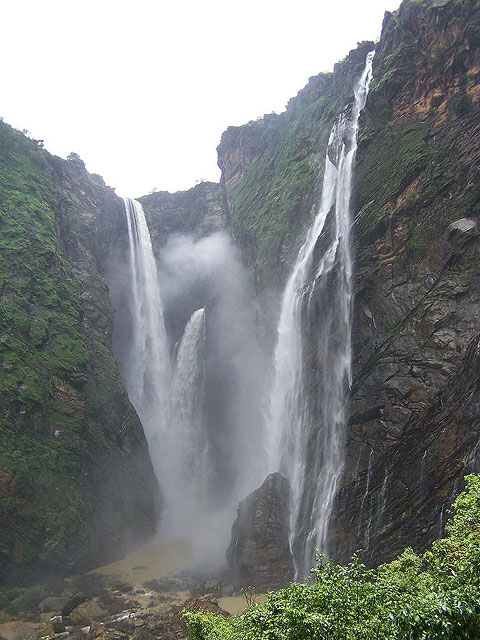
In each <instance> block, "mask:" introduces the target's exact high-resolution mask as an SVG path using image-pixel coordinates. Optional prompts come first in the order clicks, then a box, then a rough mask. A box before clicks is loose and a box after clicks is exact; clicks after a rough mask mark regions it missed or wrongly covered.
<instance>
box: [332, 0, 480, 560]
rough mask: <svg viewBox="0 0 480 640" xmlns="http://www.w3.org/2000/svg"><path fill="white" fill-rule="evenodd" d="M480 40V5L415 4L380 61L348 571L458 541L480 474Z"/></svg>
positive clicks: (341, 550) (391, 30) (359, 314)
mask: <svg viewBox="0 0 480 640" xmlns="http://www.w3.org/2000/svg"><path fill="white" fill-rule="evenodd" d="M479 33H480V4H479V3H478V2H474V1H473V0H472V1H465V2H456V1H453V0H451V1H449V2H446V1H442V2H435V1H426V2H421V3H419V2H405V3H404V4H403V5H402V6H401V8H400V10H399V11H398V12H396V13H395V14H387V15H386V18H385V22H384V27H383V35H382V39H381V41H380V44H379V46H378V47H377V55H376V59H375V75H374V83H373V86H372V90H371V93H370V96H369V100H368V102H367V108H366V112H365V118H364V129H363V137H362V142H361V147H360V152H359V157H358V189H357V207H356V210H357V211H358V214H357V219H356V225H355V232H356V239H357V283H356V287H357V295H356V308H355V320H354V377H355V379H354V389H353V395H352V405H351V418H350V429H349V433H350V439H349V443H348V450H347V469H346V474H345V478H344V486H343V488H342V491H341V493H340V495H339V496H338V503H337V510H338V511H337V513H338V519H337V520H335V521H334V522H333V523H332V524H333V527H334V536H335V537H336V538H337V553H338V555H340V556H341V557H343V556H344V555H345V553H347V552H351V551H352V550H353V549H355V548H357V547H363V548H364V549H366V550H367V554H368V556H369V557H370V558H371V559H373V560H375V561H379V560H383V559H386V558H388V557H391V554H392V553H393V552H395V553H396V552H398V551H399V550H401V549H402V548H403V547H404V546H405V545H406V544H412V545H413V546H415V547H419V548H422V547H424V546H425V545H426V544H427V543H428V542H429V541H430V540H431V539H432V538H433V537H434V536H436V535H438V534H439V533H440V534H441V533H442V531H443V524H444V520H445V512H446V510H447V509H448V507H449V505H450V503H451V501H452V498H453V495H452V494H451V487H455V488H456V489H455V490H458V489H459V488H460V487H461V482H460V480H461V478H462V477H463V475H464V474H465V472H467V471H471V470H478V468H479V462H480V461H479V459H478V442H479V437H480V411H479V400H480V396H479V370H478V366H479V361H478V355H479V351H478V344H479V343H478V339H479V336H478V335H477V333H478V330H479V322H478V317H479V309H480V278H479V276H480V272H479V261H478V257H479V248H480V247H479V214H480V126H479V122H480V100H479V98H480V49H479V44H480V38H479ZM359 504H360V505H361V508H360V513H358V508H357V511H356V513H357V515H356V517H355V518H352V514H353V513H354V512H355V506H357V507H358V505H359ZM352 525H353V526H352Z"/></svg>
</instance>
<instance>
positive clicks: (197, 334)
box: [108, 232, 266, 565]
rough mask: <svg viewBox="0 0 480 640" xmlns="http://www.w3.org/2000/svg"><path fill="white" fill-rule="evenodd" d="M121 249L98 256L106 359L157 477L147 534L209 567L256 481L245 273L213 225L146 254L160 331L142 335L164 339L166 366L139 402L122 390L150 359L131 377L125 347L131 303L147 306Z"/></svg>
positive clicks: (131, 335)
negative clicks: (104, 260)
mask: <svg viewBox="0 0 480 640" xmlns="http://www.w3.org/2000/svg"><path fill="white" fill-rule="evenodd" d="M125 249H126V247H120V246H119V247H117V248H116V250H114V251H113V252H112V254H111V256H110V260H109V264H110V266H109V270H108V280H109V286H110V291H111V296H112V300H113V302H114V306H115V332H114V340H113V344H114V354H115V357H116V358H117V360H118V362H119V366H120V369H121V372H122V376H123V378H124V380H125V382H126V387H127V391H128V393H129V396H130V398H131V399H132V402H133V404H134V406H135V407H136V409H137V412H138V413H139V416H140V419H141V420H142V423H143V424H144V428H145V432H146V435H147V440H148V442H149V449H150V455H151V458H152V463H153V467H154V469H155V472H156V475H157V478H158V482H159V488H160V492H161V496H162V508H161V516H160V520H159V527H158V536H159V538H160V539H172V538H173V539H180V538H181V539H187V540H188V542H189V543H190V544H191V545H192V547H193V549H194V555H195V560H196V562H198V563H211V564H216V565H218V564H221V563H222V562H223V561H224V558H225V550H226V547H227V546H228V543H229V538H230V530H231V526H232V524H233V521H234V518H235V513H236V509H237V506H238V503H239V501H240V500H241V499H243V498H244V497H245V496H246V495H247V494H248V493H249V492H250V491H252V490H253V489H255V488H257V487H258V486H259V485H260V484H261V483H262V481H263V480H264V477H265V468H266V467H265V459H266V456H265V442H264V439H265V424H264V419H263V414H264V412H263V410H262V409H263V408H262V399H263V397H264V393H263V390H264V386H265V379H266V373H265V372H266V366H265V357H264V354H263V352H262V349H261V348H260V345H259V341H258V333H259V320H258V316H257V311H256V304H255V291H254V287H253V280H252V277H251V274H250V273H249V272H248V270H247V269H246V267H245V266H244V265H243V264H242V261H241V257H240V253H239V251H238V250H237V248H236V247H235V245H234V244H233V242H232V240H231V239H230V238H229V236H228V235H226V234H225V233H222V232H217V233H214V234H212V235H210V236H207V237H204V238H201V239H196V238H194V237H192V236H188V235H179V236H174V237H171V238H170V239H169V240H168V242H167V244H166V245H164V246H163V247H161V249H159V250H158V252H157V255H156V273H153V274H151V276H150V277H149V278H150V279H149V286H150V287H151V286H152V279H153V280H156V284H155V285H154V286H155V287H157V289H158V291H159V294H158V298H157V299H158V300H161V304H160V303H159V304H160V306H161V309H157V310H156V313H157V314H158V315H159V316H161V325H162V327H163V328H161V327H160V324H159V323H157V324H156V325H155V327H156V328H155V332H156V334H158V333H161V332H162V331H163V332H164V336H163V337H162V336H159V335H152V336H149V337H148V338H147V339H146V340H144V341H143V342H144V343H146V344H151V343H152V344H155V342H156V341H160V342H162V341H165V343H166V345H167V347H166V349H167V352H168V356H166V357H167V358H168V363H163V364H162V366H161V367H160V369H161V370H162V371H167V370H168V371H169V372H170V374H169V376H168V380H165V381H164V382H162V379H160V378H158V377H157V379H156V384H163V385H164V386H165V388H164V389H163V390H162V392H161V393H159V394H157V396H156V398H155V397H153V396H151V395H150V396H148V395H144V396H143V399H141V397H140V396H139V394H138V393H135V392H134V389H135V385H138V380H139V376H140V378H141V379H142V385H143V387H145V388H147V389H148V388H149V387H151V386H152V381H151V380H150V381H149V379H150V376H151V375H152V372H153V371H154V370H155V369H158V366H157V365H155V363H151V362H148V361H146V362H144V363H143V365H141V367H143V369H142V372H139V365H138V353H137V354H136V355H135V354H134V353H133V352H132V349H133V350H135V348H136V347H135V343H136V341H137V342H138V337H136V333H138V331H139V327H138V326H137V324H138V323H137V324H136V320H135V310H134V309H133V305H140V307H143V311H142V313H143V314H144V315H145V313H146V307H147V306H148V304H149V303H148V300H140V303H139V294H138V292H137V293H136V294H135V293H134V291H133V290H132V282H133V280H132V277H131V271H132V262H131V255H132V253H131V251H132V248H131V247H130V250H125ZM137 253H138V251H137ZM149 295H151V294H149ZM140 297H141V296H140ZM147 315H148V313H147ZM132 345H133V346H132ZM148 357H150V356H148V355H147V359H148ZM140 358H144V355H143V356H142V355H141V354H140ZM135 398H136V399H137V401H135ZM161 398H165V399H166V400H165V401H163V406H160V404H159V403H160V402H161V400H160V399H161ZM145 403H146V404H147V405H148V406H147V407H145V406H143V405H144V404H145ZM165 405H166V406H165Z"/></svg>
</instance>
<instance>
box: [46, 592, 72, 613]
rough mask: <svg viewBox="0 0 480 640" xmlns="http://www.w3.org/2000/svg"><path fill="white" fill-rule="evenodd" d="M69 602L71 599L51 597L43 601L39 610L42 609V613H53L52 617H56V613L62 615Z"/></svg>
mask: <svg viewBox="0 0 480 640" xmlns="http://www.w3.org/2000/svg"><path fill="white" fill-rule="evenodd" d="M69 600H70V598H66V597H63V596H50V597H48V598H45V600H42V601H41V602H40V604H39V605H38V608H39V609H40V613H47V612H49V611H53V612H54V613H53V614H52V615H54V614H55V613H60V612H61V611H62V609H63V608H64V607H65V605H66V604H67V603H68V601H69Z"/></svg>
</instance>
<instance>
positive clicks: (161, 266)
mask: <svg viewBox="0 0 480 640" xmlns="http://www.w3.org/2000/svg"><path fill="white" fill-rule="evenodd" d="M479 33H480V5H479V3H478V1H476V0H421V1H419V0H404V2H403V3H402V5H401V6H400V8H399V10H398V11H396V12H394V13H387V14H386V15H385V20H384V24H383V30H382V36H381V38H380V41H379V42H378V43H372V42H363V43H359V44H358V47H357V48H356V49H354V50H352V51H351V52H350V53H349V54H348V55H347V56H346V58H345V59H344V60H342V61H341V62H339V63H338V64H337V65H335V68H334V70H333V72H332V73H321V74H319V75H318V76H315V77H312V78H310V80H309V82H308V84H307V86H306V87H305V88H304V89H302V90H301V91H300V92H299V93H298V95H297V96H296V97H295V98H292V99H291V100H290V102H289V103H288V105H287V108H286V110H285V111H284V112H283V113H281V114H279V115H276V114H270V115H265V116H264V117H263V118H260V119H258V120H256V121H251V122H249V123H248V124H246V125H243V126H240V127H229V128H228V129H227V130H226V131H225V133H224V134H223V136H222V139H221V141H220V144H219V147H218V150H217V151H218V164H219V166H220V168H221V171H222V176H221V181H220V183H219V184H216V183H211V182H202V183H200V184H198V185H196V186H195V187H193V188H192V189H190V190H189V191H185V192H178V193H173V194H171V193H167V192H155V193H151V194H149V195H144V196H142V197H139V198H138V199H137V200H132V199H126V200H125V201H124V200H122V199H121V198H119V197H118V196H117V195H116V194H115V192H114V190H113V189H111V188H110V187H107V186H106V185H105V184H104V182H103V180H102V179H101V178H100V177H99V176H96V175H91V174H89V173H88V172H87V171H86V169H85V166H84V164H83V162H82V161H81V160H80V159H79V158H78V157H76V156H75V155H72V156H71V157H69V159H67V160H62V159H60V158H57V157H55V156H52V155H50V154H49V153H48V152H47V151H45V150H44V149H42V148H40V147H39V145H38V144H36V142H35V141H33V140H30V139H28V138H27V137H25V136H24V135H22V134H21V133H20V132H17V131H15V130H13V129H12V128H11V127H9V126H8V125H7V124H6V123H4V122H0V162H1V164H0V214H1V218H0V247H1V255H0V292H1V315H0V365H1V368H2V369H1V370H2V377H1V388H0V395H1V399H2V408H3V412H2V418H1V423H0V515H1V517H2V523H3V526H2V530H1V532H0V578H1V580H2V582H4V583H5V584H6V585H10V584H12V583H14V582H15V583H18V584H23V583H25V584H27V583H29V582H30V583H31V582H33V581H34V580H36V579H38V580H40V579H44V578H46V577H48V576H52V575H65V574H72V573H79V572H83V571H87V570H89V569H91V568H93V567H96V566H98V565H100V564H105V563H107V562H111V561H112V560H115V559H116V558H118V557H120V556H122V555H124V554H125V553H127V551H128V550H129V549H131V548H133V547H135V546H139V545H141V544H143V543H144V542H145V541H147V540H151V538H152V536H155V535H156V536H160V539H161V540H164V539H168V538H173V539H177V538H182V539H186V540H188V541H189V543H190V544H191V545H192V547H193V549H194V556H195V563H196V564H198V565H201V564H203V565H208V566H209V567H215V570H216V571H217V572H220V573H221V572H224V573H221V575H222V576H227V577H224V578H222V579H224V581H225V582H227V583H228V582H229V580H231V583H232V584H233V583H234V582H235V580H237V579H238V580H239V582H238V580H237V582H238V584H237V583H236V584H235V588H240V587H241V586H247V585H246V584H241V581H242V580H241V578H239V577H238V576H240V575H241V572H237V573H236V577H235V580H234V579H233V578H230V577H228V570H226V569H225V568H224V567H223V565H224V563H225V552H226V550H227V547H229V542H230V536H231V530H232V525H234V522H235V525H234V537H233V538H232V542H233V541H234V540H236V542H235V544H234V545H233V547H232V546H230V547H229V557H230V558H232V560H231V562H234V563H236V564H235V566H236V567H237V568H238V567H243V569H242V571H243V570H244V569H245V567H246V566H247V564H248V563H247V561H246V560H245V557H246V556H248V558H250V559H252V558H254V559H257V558H260V559H262V558H263V559H264V560H265V562H263V563H260V562H259V566H260V564H261V566H260V568H259V573H258V575H257V574H255V571H254V570H252V571H251V566H250V565H248V571H246V570H245V571H246V574H245V575H248V580H249V583H250V584H253V581H254V580H255V579H257V578H258V584H259V585H261V588H262V589H266V588H268V587H269V585H268V580H267V581H266V582H265V580H264V576H265V574H266V573H268V571H270V570H271V571H272V575H274V574H275V569H274V568H272V567H273V564H274V562H275V561H276V560H272V564H269V563H270V560H271V559H272V558H273V559H275V558H278V563H279V566H281V571H279V572H278V573H276V574H275V575H274V577H273V578H272V585H273V587H274V588H279V587H280V586H282V580H283V582H285V581H287V582H288V581H289V580H290V579H291V577H292V575H293V568H292V566H291V562H292V561H293V563H294V568H295V574H296V578H302V577H303V576H305V575H306V574H308V571H309V569H310V568H311V567H312V566H313V564H314V561H315V549H317V548H319V549H320V550H321V551H324V552H326V553H327V554H328V555H329V556H330V557H332V558H334V559H336V560H339V561H342V562H345V561H347V560H348V558H349V557H350V556H351V554H352V553H354V552H355V551H356V550H357V549H363V555H362V557H363V559H364V561H365V562H366V563H367V564H368V565H370V566H376V565H378V564H379V563H382V562H386V561H388V560H391V559H392V558H394V557H395V556H396V555H397V554H398V553H400V552H402V551H403V549H404V548H406V547H409V546H410V547H412V548H413V549H414V551H416V552H421V551H423V550H424V549H425V548H426V547H427V546H428V545H429V544H430V543H431V542H432V540H434V539H435V538H437V537H439V536H441V535H443V533H444V523H445V514H446V512H447V511H448V509H449V508H450V505H451V504H452V502H453V500H454V498H455V496H456V495H457V494H458V493H459V492H460V491H461V490H462V488H463V486H464V480H463V478H464V476H465V475H466V474H468V473H471V472H477V473H478V472H479V471H480V458H479V446H478V443H479V437H480V396H479V389H480V386H479V379H480V355H479V354H480V346H479V345H480V342H479V323H478V310H479V308H480V278H479V275H480V274H479V261H478V255H479V237H480V234H479V226H478V225H479V222H478V220H479V213H480V175H479V174H480V151H479V150H480V144H479V143H480V124H479V123H480V118H479V115H480V38H479ZM374 49H375V55H374V56H373V53H372V52H373V50H374ZM278 471H280V472H281V474H282V475H283V476H284V477H283V478H282V477H281V476H279V474H275V472H278ZM270 474H273V475H270ZM287 485H289V486H287ZM289 495H290V496H291V497H290V498H287V497H286V496H289ZM286 503H288V508H285V505H286ZM239 504H240V505H241V506H240V508H239V510H238V519H237V520H236V519H235V518H236V513H237V508H238V507H239ZM275 504H276V505H277V507H278V508H276V509H273V507H272V506H271V505H275ZM249 505H250V506H249ZM278 505H280V506H278ZM265 523H267V524H265ZM272 523H273V524H272ZM249 527H250V529H249ZM267 529H268V531H267ZM287 530H288V531H287ZM235 532H236V533H235ZM235 536H237V537H235ZM287 540H288V544H287V542H286V541H287ZM235 549H236V550H235ZM241 550H243V551H241ZM242 553H244V556H245V557H244V556H242ZM262 554H263V556H262ZM289 554H291V556H292V557H293V560H292V557H290V555H289ZM249 561H250V560H249ZM256 561H257V560H255V562H256ZM242 563H243V564H242ZM225 571H226V572H227V573H225ZM259 576H260V577H259ZM279 576H280V577H279ZM245 579H246V578H245ZM259 588H260V587H259ZM1 608H2V606H0V609H1Z"/></svg>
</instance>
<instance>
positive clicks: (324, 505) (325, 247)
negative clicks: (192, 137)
mask: <svg viewBox="0 0 480 640" xmlns="http://www.w3.org/2000/svg"><path fill="white" fill-rule="evenodd" d="M372 61H373V52H371V53H369V54H368V56H367V61H366V65H365V69H364V72H363V74H362V76H361V78H360V80H359V81H358V83H357V84H356V86H355V88H354V94H355V100H354V103H353V106H352V111H351V114H350V116H347V115H346V114H342V115H341V116H340V118H339V119H338V120H337V122H336V123H335V124H334V126H333V128H332V131H331V134H330V139H329V142H328V149H327V154H326V158H325V174H324V179H323V188H322V196H321V201H320V205H319V209H318V213H317V216H316V218H315V220H314V222H313V225H312V226H311V228H310V229H309V231H308V233H307V237H306V240H305V242H304V244H303V246H302V247H301V249H300V251H299V254H298V257H297V261H296V263H295V266H294V268H293V271H292V273H291V275H290V278H289V279H288V282H287V285H286V288H285V292H284V295H283V298H282V307H281V313H280V320H279V325H278V340H277V345H276V349H275V372H274V382H273V387H272V391H271V395H270V419H269V424H268V434H267V435H268V452H269V468H270V470H271V471H274V470H278V469H280V471H282V472H283V473H284V474H285V475H286V476H287V477H288V479H289V480H290V483H291V487H292V510H291V540H290V542H291V546H292V550H293V552H294V558H295V565H296V572H297V576H298V575H302V574H304V573H305V572H306V571H308V569H309V568H310V567H311V566H312V564H313V562H314V555H315V549H316V548H317V547H318V548H320V549H321V550H323V551H326V550H327V548H326V547H327V530H328V524H329V520H330V515H331V509H332V504H333V499H334V496H335V492H336V487H337V482H338V478H339V476H340V473H341V470H342V466H343V448H344V427H345V408H344V407H345V398H346V393H347V391H348V388H349V386H350V384H351V307H352V252H351V226H352V221H351V215H350V198H351V192H352V175H353V164H354V159H355V153H356V150H357V134H358V120H359V116H360V112H361V110H362V109H363V107H364V105H365V101H366V98H367V93H368V87H369V83H370V80H371V76H372ZM321 238H322V251H321V255H320V257H319V258H318V261H317V264H316V266H314V265H313V261H314V253H317V252H316V251H315V249H316V247H317V245H318V243H319V240H320V239H321ZM324 240H325V241H324ZM315 301H320V302H321V307H322V308H321V310H320V317H317V318H315V322H316V326H315V334H316V344H317V352H318V353H317V359H318V361H319V362H320V371H319V380H318V383H317V384H318V387H317V389H316V390H315V393H316V394H318V395H317V397H314V398H312V397H311V391H310V390H309V389H307V388H306V385H305V377H304V376H305V368H306V367H305V360H306V356H305V343H304V339H303V335H304V332H305V326H306V323H307V322H308V318H309V312H310V310H311V306H312V305H313V304H314V303H315ZM317 303H318V302H317ZM312 405H317V406H319V407H320V410H319V413H320V419H319V421H318V422H319V423H317V424H312V413H311V407H312Z"/></svg>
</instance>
